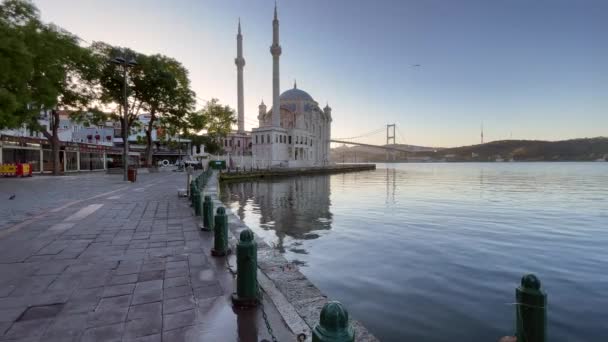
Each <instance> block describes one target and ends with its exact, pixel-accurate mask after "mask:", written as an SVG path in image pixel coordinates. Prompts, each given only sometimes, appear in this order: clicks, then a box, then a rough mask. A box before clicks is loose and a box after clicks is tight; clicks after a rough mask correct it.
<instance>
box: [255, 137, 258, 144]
mask: <svg viewBox="0 0 608 342" xmlns="http://www.w3.org/2000/svg"><path fill="white" fill-rule="evenodd" d="M255 143H256V144H257V143H258V136H257V135H256V136H255Z"/></svg>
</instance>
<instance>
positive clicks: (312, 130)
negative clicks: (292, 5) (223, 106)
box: [237, 5, 332, 167]
mask: <svg viewBox="0 0 608 342" xmlns="http://www.w3.org/2000/svg"><path fill="white" fill-rule="evenodd" d="M272 28H273V31H272V32H273V34H272V36H273V39H272V45H271V47H270V54H271V55H272V61H273V67H272V108H271V109H270V110H267V108H266V105H265V104H264V102H263V101H262V103H261V104H260V106H259V108H258V122H259V126H258V128H254V129H253V130H252V132H251V143H252V152H253V159H254V160H255V163H256V165H258V166H262V167H304V166H323V165H327V164H329V161H330V157H329V146H330V140H331V122H332V117H331V108H330V107H329V105H327V106H325V108H323V109H321V108H320V107H319V104H318V103H317V102H316V101H315V100H314V99H313V97H312V96H310V94H308V93H307V92H306V91H304V90H302V89H298V87H297V84H296V83H295V82H294V86H293V89H289V90H287V91H285V92H283V93H282V94H281V93H280V56H281V53H282V48H281V45H280V44H279V19H278V14H277V8H276V5H275V8H274V19H273V21H272ZM240 36H241V30H240V23H239V34H238V36H237V42H238V43H237V44H238V45H237V55H238V56H240V57H237V67H239V90H238V97H239V104H241V103H242V97H243V94H242V66H239V63H238V61H240V59H239V58H241V59H242V55H241V53H242V48H240V47H239V46H240V44H241V41H242V38H238V37H240ZM242 65H244V59H242ZM239 107H240V105H239Z"/></svg>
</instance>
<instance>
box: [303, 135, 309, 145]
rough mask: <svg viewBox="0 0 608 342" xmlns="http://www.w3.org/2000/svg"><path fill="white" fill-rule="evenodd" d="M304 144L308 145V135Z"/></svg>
mask: <svg viewBox="0 0 608 342" xmlns="http://www.w3.org/2000/svg"><path fill="white" fill-rule="evenodd" d="M304 144H305V145H308V137H306V139H305V140H304Z"/></svg>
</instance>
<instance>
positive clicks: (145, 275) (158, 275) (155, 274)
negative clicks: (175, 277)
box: [137, 271, 165, 282]
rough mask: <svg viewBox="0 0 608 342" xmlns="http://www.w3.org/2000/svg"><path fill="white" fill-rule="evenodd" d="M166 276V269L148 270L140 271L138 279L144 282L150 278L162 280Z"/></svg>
mask: <svg viewBox="0 0 608 342" xmlns="http://www.w3.org/2000/svg"><path fill="white" fill-rule="evenodd" d="M164 277H165V271H148V272H141V273H139V277H138V278H137V281H139V282H144V281H149V280H160V279H163V278H164Z"/></svg>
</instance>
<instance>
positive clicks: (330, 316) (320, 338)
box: [312, 301, 355, 342]
mask: <svg viewBox="0 0 608 342" xmlns="http://www.w3.org/2000/svg"><path fill="white" fill-rule="evenodd" d="M354 341H355V332H354V331H353V327H352V326H351V325H350V323H349V322H348V311H346V309H345V308H344V306H342V304H341V303H340V302H335V301H330V302H327V303H326V304H325V305H324V306H323V309H322V310H321V317H320V319H319V324H317V325H316V326H315V328H314V329H313V330H312V342H354Z"/></svg>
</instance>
